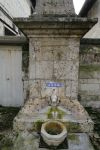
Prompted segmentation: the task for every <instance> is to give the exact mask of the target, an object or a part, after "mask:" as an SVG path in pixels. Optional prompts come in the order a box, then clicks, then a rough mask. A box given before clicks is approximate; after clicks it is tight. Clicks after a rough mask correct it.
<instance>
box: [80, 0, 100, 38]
mask: <svg viewBox="0 0 100 150" xmlns="http://www.w3.org/2000/svg"><path fill="white" fill-rule="evenodd" d="M79 15H80V16H81V17H89V18H98V23H97V24H96V25H95V26H94V27H93V28H92V29H91V30H90V31H89V32H88V33H87V34H86V35H85V36H84V38H92V39H93V38H96V39H97V38H98V39H99V38H100V0H86V1H85V3H84V5H83V8H82V9H81V11H80V13H79Z"/></svg>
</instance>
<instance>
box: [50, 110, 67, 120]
mask: <svg viewBox="0 0 100 150" xmlns="http://www.w3.org/2000/svg"><path fill="white" fill-rule="evenodd" d="M52 112H57V119H62V117H63V116H64V115H65V114H66V113H65V112H64V111H62V110H60V109H59V108H57V107H56V108H50V109H49V110H48V112H47V118H48V119H53V116H52Z"/></svg>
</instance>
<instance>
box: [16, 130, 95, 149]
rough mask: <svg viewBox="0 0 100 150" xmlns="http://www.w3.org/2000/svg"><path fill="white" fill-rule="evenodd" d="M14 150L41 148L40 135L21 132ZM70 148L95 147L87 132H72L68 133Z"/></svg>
mask: <svg viewBox="0 0 100 150" xmlns="http://www.w3.org/2000/svg"><path fill="white" fill-rule="evenodd" d="M13 150H41V148H39V136H38V135H37V133H35V132H31V133H29V132H27V131H26V132H22V133H20V134H19V136H18V138H17V140H16V142H15V145H14V148H13ZM42 150H48V148H42ZM60 150H63V148H61V149H60ZM68 150H94V148H93V146H92V144H91V142H90V139H89V137H88V135H87V134H86V133H70V134H69V135H68Z"/></svg>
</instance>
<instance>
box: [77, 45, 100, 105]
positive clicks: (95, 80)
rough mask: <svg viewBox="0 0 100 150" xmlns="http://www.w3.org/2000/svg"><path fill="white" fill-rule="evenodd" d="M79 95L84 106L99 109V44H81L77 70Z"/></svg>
mask: <svg viewBox="0 0 100 150" xmlns="http://www.w3.org/2000/svg"><path fill="white" fill-rule="evenodd" d="M79 95H80V100H81V102H82V104H84V105H85V106H94V107H100V104H99V103H98V101H100V44H99V43H98V44H93V43H89V44H85V43H84V44H82V45H81V51H80V68H79Z"/></svg>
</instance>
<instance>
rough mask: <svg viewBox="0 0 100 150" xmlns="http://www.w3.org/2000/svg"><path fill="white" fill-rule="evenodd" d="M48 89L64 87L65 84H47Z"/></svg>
mask: <svg viewBox="0 0 100 150" xmlns="http://www.w3.org/2000/svg"><path fill="white" fill-rule="evenodd" d="M46 86H47V87H63V86H64V84H63V83H59V82H48V83H46Z"/></svg>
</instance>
